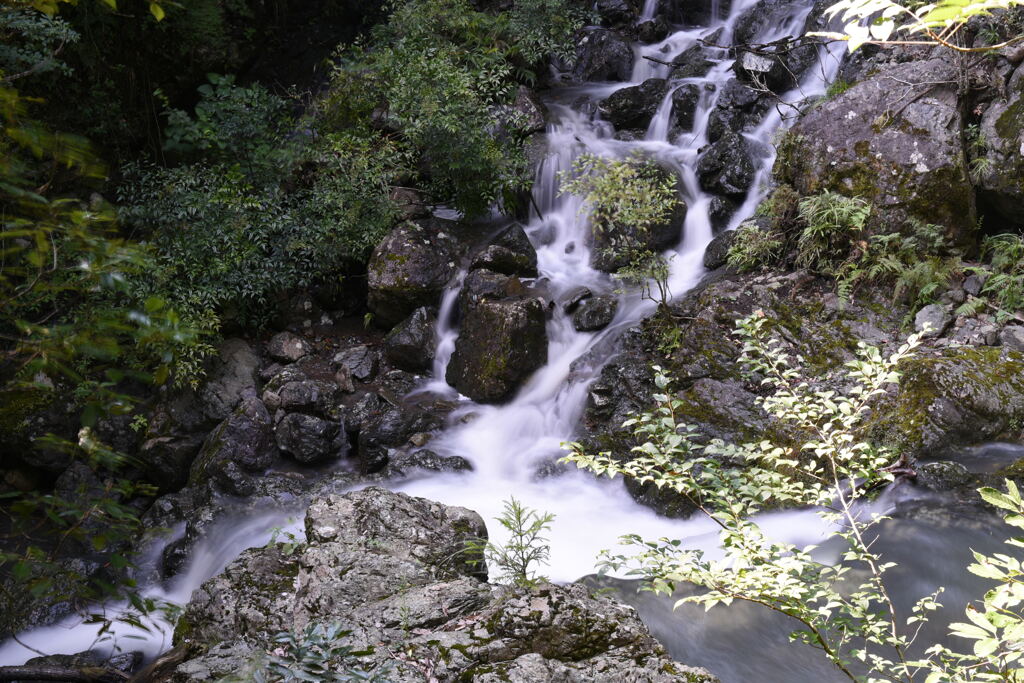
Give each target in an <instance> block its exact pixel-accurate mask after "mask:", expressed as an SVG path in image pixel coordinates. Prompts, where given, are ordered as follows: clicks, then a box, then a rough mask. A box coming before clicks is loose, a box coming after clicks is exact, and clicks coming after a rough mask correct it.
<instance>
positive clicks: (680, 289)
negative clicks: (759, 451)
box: [0, 0, 838, 665]
mask: <svg viewBox="0 0 1024 683" xmlns="http://www.w3.org/2000/svg"><path fill="white" fill-rule="evenodd" d="M755 2H756V0H736V1H735V2H734V3H733V6H732V10H731V13H730V15H729V16H728V17H726V18H725V19H723V20H719V21H715V22H714V23H713V24H712V25H711V26H709V27H705V28H694V29H687V30H680V31H677V32H675V33H673V34H672V35H670V36H669V37H667V38H666V39H665V40H664V41H662V42H661V43H658V44H655V45H649V46H638V47H637V48H636V53H637V59H636V65H635V68H634V73H633V81H632V82H631V83H624V84H588V85H586V86H583V87H575V88H571V89H570V88H565V89H564V91H563V92H561V93H559V92H556V93H555V94H556V95H562V97H560V99H561V101H562V102H566V101H572V100H575V99H576V98H578V97H580V96H585V97H590V98H593V99H595V100H599V99H603V98H604V97H607V96H608V95H609V94H610V93H612V92H614V91H615V90H617V89H618V88H620V87H626V86H628V85H635V84H639V83H640V82H642V81H643V80H645V79H647V78H655V77H658V78H664V77H667V76H668V72H669V68H668V67H667V66H665V65H661V64H658V63H655V62H652V61H650V60H646V59H643V58H642V57H643V56H645V55H647V56H653V57H656V58H658V59H660V60H662V61H671V59H672V58H673V57H675V56H676V55H678V54H679V53H681V52H682V51H683V50H685V49H687V48H689V47H690V46H692V45H694V44H695V43H696V42H697V41H698V40H699V39H700V38H702V37H706V36H708V35H710V34H711V33H713V32H715V31H717V30H719V29H721V30H722V34H721V36H720V37H718V38H717V40H718V41H719V44H727V43H728V41H729V40H730V39H731V34H732V27H733V24H734V23H735V21H736V19H737V18H738V17H739V16H740V14H742V12H743V11H744V10H746V9H748V8H749V7H751V6H753V5H754V4H755ZM810 6H811V3H810V2H808V3H807V5H806V7H802V8H799V10H798V11H795V12H794V13H793V15H792V16H791V17H789V18H788V19H787V20H786V21H785V22H782V23H781V24H780V25H778V26H765V27H763V30H762V32H761V34H760V35H759V36H758V39H759V41H761V42H768V41H771V40H775V39H777V38H780V37H782V36H785V35H799V33H800V27H801V26H802V24H803V22H804V19H805V17H806V15H807V13H808V12H809V11H810ZM654 8H655V2H654V1H653V0H648V2H647V3H646V5H645V9H644V17H645V18H650V16H652V15H653V12H654ZM716 16H717V14H716ZM720 52H722V53H723V54H720V55H719V57H721V59H722V61H721V62H720V63H719V64H718V65H716V66H715V67H713V68H712V69H711V71H710V73H709V74H708V75H707V77H705V78H691V79H683V80H678V81H676V82H674V83H673V84H672V85H673V87H672V89H674V88H675V87H677V86H679V85H682V84H683V83H697V84H699V85H701V86H702V87H703V86H707V85H710V86H714V88H715V92H711V91H710V90H708V91H706V94H705V95H704V96H702V98H701V102H700V104H699V105H698V111H697V113H696V115H695V117H694V120H695V124H694V129H693V130H692V131H684V132H682V134H680V135H679V136H678V138H677V139H676V140H674V141H670V140H669V139H668V135H669V130H670V117H671V114H672V106H671V93H670V94H669V95H668V96H667V97H666V99H665V101H664V102H663V103H662V106H660V107H659V109H658V111H657V114H656V115H655V117H654V119H653V120H652V122H651V124H650V126H649V128H648V131H647V134H646V136H645V139H644V140H643V141H639V142H620V141H617V140H614V139H613V138H612V137H611V136H612V134H613V132H614V131H613V130H612V129H611V127H610V126H609V125H608V124H607V123H604V122H601V121H600V120H594V119H593V118H591V117H590V116H589V115H587V114H584V113H581V112H580V111H578V110H575V109H573V108H572V107H570V106H568V105H566V104H564V103H558V102H553V103H551V105H550V109H551V112H552V114H553V117H554V119H555V122H554V123H552V124H551V125H550V126H549V129H548V139H549V156H548V157H547V159H546V160H545V161H544V163H543V164H542V166H541V168H540V170H539V172H538V178H537V181H536V185H535V189H534V200H535V202H536V205H537V207H539V209H540V212H539V214H535V216H534V218H533V219H532V220H531V222H530V223H529V225H528V226H527V227H526V231H527V234H528V235H529V236H530V238H531V241H532V242H533V243H534V245H535V246H536V247H537V255H538V266H539V270H540V272H541V275H542V277H544V278H546V279H547V280H548V283H549V284H548V287H549V290H550V292H551V295H552V298H553V299H554V300H555V301H560V300H561V299H562V298H563V295H564V294H565V293H567V292H568V291H569V290H570V289H572V288H574V287H577V286H579V285H585V286H587V287H590V288H591V289H592V290H594V291H595V292H609V291H612V290H613V289H614V287H615V285H614V284H613V283H612V282H611V281H610V279H609V277H608V276H607V275H605V274H603V273H600V272H598V271H595V270H594V269H593V268H591V267H590V265H589V261H590V253H589V249H588V247H587V246H586V241H587V240H586V234H587V231H588V228H589V225H588V222H587V218H586V215H585V214H583V213H581V212H580V208H581V202H580V200H579V198H577V197H573V196H562V195H560V193H559V189H558V186H559V174H560V173H561V172H564V171H568V170H569V169H571V167H572V162H573V159H575V158H576V157H577V156H578V155H580V154H582V153H591V154H598V155H602V156H624V155H627V154H630V153H632V152H634V151H638V150H639V151H643V152H644V153H646V154H649V155H651V156H653V157H655V158H657V159H658V160H659V161H660V162H662V163H664V164H667V165H669V166H671V167H673V168H674V169H676V170H677V171H678V173H679V175H680V177H681V178H682V181H683V194H684V198H685V200H686V203H687V205H688V212H687V215H686V220H685V224H684V225H683V226H682V229H681V232H680V241H679V244H678V246H677V247H676V248H674V249H672V250H670V251H669V252H667V253H666V256H667V257H668V258H669V259H670V265H671V277H670V279H669V283H670V288H671V291H672V292H673V294H674V295H676V296H679V295H681V294H683V293H684V292H686V291H687V290H688V289H690V288H691V287H693V286H694V285H695V284H696V283H697V282H698V281H699V280H700V279H701V277H702V276H703V275H704V270H703V266H702V258H703V254H704V249H705V247H706V245H707V243H708V242H709V241H710V240H711V238H712V236H713V234H712V228H711V224H710V221H709V218H708V206H709V202H710V199H711V198H710V197H709V196H708V195H707V194H705V193H703V192H702V191H701V190H700V188H699V186H698V183H697V180H696V177H695V174H694V168H695V165H696V162H697V158H698V154H699V150H700V148H701V147H703V146H704V145H706V144H707V135H706V129H707V120H708V115H709V113H710V111H711V110H712V108H713V107H714V105H715V101H716V99H717V91H720V89H721V87H722V86H723V85H724V84H725V83H726V82H728V81H729V80H730V78H731V76H732V74H731V72H730V71H729V66H730V65H731V60H729V59H728V58H727V57H726V55H725V54H724V51H720ZM823 57H824V59H823V63H824V64H825V66H826V68H823V69H821V70H820V71H816V72H815V73H812V74H810V75H809V77H808V78H807V80H806V82H805V83H803V84H802V88H801V89H798V90H797V91H794V92H792V93H789V94H787V95H786V96H785V98H786V99H788V100H790V101H798V100H800V99H803V98H804V97H805V96H807V95H813V94H818V93H820V92H822V91H823V89H824V86H825V83H826V81H827V80H829V78H830V77H831V74H832V73H834V70H835V68H836V67H837V66H838V59H835V57H834V56H833V55H823ZM830 65H831V66H830ZM779 125H781V117H780V116H779V115H778V114H777V113H774V112H773V113H770V114H769V115H768V116H766V118H765V120H764V121H763V122H762V124H761V125H760V126H759V127H758V128H757V130H756V131H754V132H753V133H750V134H749V136H748V137H750V138H751V139H752V140H756V141H758V142H760V143H768V142H769V140H770V136H771V134H772V132H773V131H774V130H775V129H776V128H778V127H779ZM766 149H770V146H769V145H766ZM773 160H774V159H773V156H772V154H770V153H769V154H768V155H766V157H765V158H764V159H761V160H759V162H758V163H759V164H760V167H759V171H758V176H757V178H758V179H757V182H756V183H755V185H754V187H753V189H752V190H751V192H750V194H749V196H748V197H747V199H746V201H745V202H744V203H743V205H742V207H741V209H740V210H739V211H738V212H737V213H736V214H735V215H734V216H733V218H732V220H731V222H730V227H734V226H735V225H737V224H738V223H739V222H740V221H741V220H743V219H744V218H746V217H748V216H750V215H751V214H752V213H753V210H754V207H755V206H756V205H757V203H758V202H759V200H760V199H761V198H762V196H763V192H764V188H763V183H764V180H765V179H766V178H767V176H768V173H769V172H770V168H771V164H772V162H773ZM463 277H464V274H460V276H459V277H458V279H457V281H456V282H454V283H453V285H452V287H451V289H450V290H449V291H448V292H447V293H446V294H445V295H444V297H443V300H442V302H441V310H440V315H439V323H438V348H437V353H436V359H437V360H436V363H435V368H434V378H433V379H432V380H431V381H430V382H428V383H427V385H426V386H425V387H423V388H422V389H421V391H422V390H426V391H435V392H438V393H444V394H446V395H451V394H452V392H453V390H452V389H451V388H450V387H448V386H447V384H445V382H444V379H443V378H444V371H445V367H446V365H447V363H448V360H449V359H450V357H451V354H452V351H453V349H454V344H455V340H456V338H457V334H458V331H457V330H456V329H453V328H451V326H450V321H451V317H452V316H451V312H452V310H453V307H454V306H455V303H456V298H457V294H458V288H459V287H461V282H462V279H463ZM652 309H653V304H651V302H649V301H643V300H641V298H640V297H639V295H638V294H636V293H628V294H623V295H620V305H619V309H618V314H617V316H616V318H615V320H614V321H613V323H612V325H611V326H609V327H608V328H606V329H605V330H602V331H600V332H597V333H580V332H576V331H575V330H574V329H573V327H572V324H571V320H570V319H569V317H568V316H566V315H565V314H564V313H562V311H561V307H560V306H558V307H556V310H555V313H554V316H553V318H552V320H551V321H550V322H549V323H548V338H549V344H550V346H549V352H548V363H547V365H546V366H545V367H543V368H542V369H541V370H539V371H538V372H537V373H536V374H535V375H534V376H533V377H532V378H531V379H530V380H529V381H528V382H527V383H526V385H525V386H524V387H522V389H521V391H520V392H519V393H518V395H517V396H516V397H515V399H514V400H513V401H511V402H510V403H508V404H506V405H501V406H478V405H473V404H470V403H468V402H467V405H465V406H464V407H462V408H460V411H459V414H469V413H475V414H476V417H475V418H473V419H471V420H468V421H466V422H465V423H464V424H463V423H461V422H460V421H458V420H456V421H455V424H456V425H457V426H455V427H453V428H451V429H449V430H448V431H447V432H446V433H444V434H443V435H441V436H440V437H439V438H437V439H436V440H435V441H433V442H432V445H431V448H432V450H435V451H437V452H438V453H440V454H442V455H458V456H461V457H463V458H465V459H466V460H468V461H469V462H470V463H471V464H472V466H473V471H472V472H470V473H467V474H462V475H447V476H439V477H434V478H424V479H418V480H414V481H409V482H405V483H399V484H397V485H396V486H395V488H396V490H401V491H404V492H407V493H410V494H413V495H417V496H423V497H426V498H431V499H434V500H439V501H441V502H444V503H447V504H454V505H463V506H465V507H468V508H470V509H473V510H476V511H477V512H479V513H480V514H481V515H482V516H483V517H484V519H486V520H488V527H489V532H490V533H491V536H492V538H493V539H494V540H496V541H498V542H502V541H504V540H505V538H504V535H503V530H502V529H501V528H500V527H498V525H497V524H495V523H494V522H493V521H492V520H493V518H494V517H495V516H497V515H498V514H500V512H501V509H502V505H503V501H505V500H507V499H509V498H511V497H513V496H514V497H516V498H517V499H519V500H520V501H522V502H523V503H524V504H526V505H528V506H530V507H533V508H536V509H538V510H543V511H548V512H551V513H554V514H555V516H556V517H555V521H554V525H553V529H552V531H551V533H550V541H551V562H550V566H549V567H547V568H545V573H546V574H547V575H548V576H550V577H551V578H552V579H554V580H556V581H572V580H575V579H577V578H579V577H580V576H583V575H585V574H588V573H590V572H592V571H593V569H594V563H595V558H596V556H597V554H598V552H599V551H600V550H602V549H615V548H616V547H617V545H618V538H619V537H620V536H621V535H623V534H626V533H640V534H642V535H644V536H645V537H648V538H657V537H662V536H666V537H673V538H682V539H685V540H686V542H687V543H688V544H689V545H691V546H699V547H703V548H704V549H706V550H707V551H709V552H715V551H716V550H717V542H716V540H717V535H716V534H715V533H714V530H713V529H712V528H711V526H710V525H709V524H707V523H706V522H705V521H703V520H692V521H677V520H668V519H664V518H661V517H658V516H656V515H655V514H654V513H653V512H651V511H650V510H648V509H647V508H644V507H642V506H639V505H637V504H636V503H635V502H634V501H633V500H632V499H631V498H630V497H629V495H628V494H627V493H626V492H625V490H624V489H623V488H622V485H621V482H620V481H618V480H616V481H599V480H596V479H594V478H593V477H591V476H589V475H585V474H583V473H578V472H567V473H564V474H558V475H557V476H549V477H546V478H545V477H540V476H538V470H539V469H540V468H541V467H542V466H544V465H550V463H552V462H553V461H554V460H556V459H557V458H558V457H560V456H561V455H562V454H563V451H562V449H561V444H562V443H563V442H565V441H568V440H571V439H572V437H573V435H574V430H575V427H576V425H577V423H578V421H579V418H580V415H581V413H582V410H583V407H584V405H585V401H586V396H587V387H588V384H589V383H590V382H591V381H592V380H593V379H594V378H595V377H596V376H597V374H598V373H599V372H600V369H601V366H602V365H603V363H604V362H605V361H607V360H608V353H609V351H608V349H611V348H613V347H614V343H613V342H614V340H615V338H616V337H617V336H618V335H619V334H621V333H622V331H624V330H625V329H627V328H628V327H629V326H631V325H632V324H634V323H636V322H637V321H638V320H640V319H642V318H643V317H644V316H645V315H647V314H649V313H650V312H651V311H652ZM595 349H597V350H600V351H602V352H599V353H594V354H591V355H590V356H589V357H588V358H590V359H591V361H590V364H589V365H586V364H583V363H578V364H577V367H575V368H572V366H573V363H574V361H577V360H579V359H580V358H581V357H582V356H584V355H586V354H588V352H591V351H593V350H595ZM571 368H572V372H570V370H571ZM295 513H296V511H280V512H270V513H268V514H267V515H266V516H265V517H261V518H258V519H252V518H250V519H247V520H242V521H237V520H235V521H225V522H224V523H223V524H221V525H220V526H219V527H218V528H217V529H215V530H214V531H213V532H211V533H210V534H209V535H208V537H207V539H206V540H205V541H204V542H203V544H201V545H200V547H199V549H198V550H197V552H196V553H195V556H194V557H192V558H191V562H190V568H189V570H188V571H187V572H186V573H185V574H183V575H181V576H179V577H176V579H175V580H174V581H173V582H171V585H169V586H153V587H151V588H150V590H149V592H148V594H149V595H150V596H151V597H155V598H161V599H167V600H170V601H172V602H177V603H184V602H187V599H188V596H189V595H190V594H191V592H192V591H193V590H194V589H195V588H196V587H198V586H199V585H200V584H201V583H202V581H204V580H205V579H207V578H209V577H210V576H213V575H214V574H216V573H217V572H219V571H221V570H222V569H223V567H224V566H225V565H226V563H227V562H229V561H230V560H231V559H232V558H233V557H235V556H236V555H237V554H238V553H239V552H241V551H242V550H243V549H244V548H246V547H252V546H257V545H262V544H264V543H266V542H267V540H268V539H269V537H270V531H269V529H270V528H271V527H273V526H280V525H282V524H284V523H286V520H287V519H288V517H289V515H290V514H295ZM764 524H766V525H767V527H768V528H770V529H773V530H775V531H776V532H777V533H778V535H779V537H780V538H784V539H786V540H789V541H792V542H796V543H813V542H816V541H818V540H820V539H821V538H822V536H823V534H824V532H825V531H826V530H825V529H824V528H823V526H822V524H821V522H820V520H819V519H818V517H817V516H816V515H814V514H813V513H809V512H785V513H778V514H775V515H771V516H766V517H765V519H764ZM119 608H120V606H116V605H115V606H107V610H108V612H111V611H116V610H117V609H119ZM97 628H98V627H95V626H86V625H82V624H81V620H80V619H78V618H70V619H67V620H65V621H64V622H61V623H60V624H58V625H55V626H51V627H46V628H41V629H36V630H33V631H31V632H28V633H24V634H21V636H20V640H21V641H22V642H24V643H26V644H28V645H29V646H31V647H34V648H37V649H40V650H44V651H46V652H77V651H81V650H84V649H87V648H90V647H98V648H101V649H102V648H107V649H109V647H110V646H111V644H112V643H110V642H106V643H100V644H96V643H95V639H96V632H97ZM117 634H118V636H119V638H120V639H121V640H120V641H119V642H118V645H119V646H120V647H122V648H124V649H128V650H133V649H139V650H144V651H145V652H147V653H148V654H155V653H157V652H159V651H161V650H162V649H165V648H166V647H167V646H168V637H167V635H166V634H165V633H161V632H153V633H139V632H138V631H135V630H133V629H130V628H127V627H118V630H117ZM125 638H140V639H139V640H130V641H126V640H125ZM34 655H35V653H34V652H30V651H28V650H26V649H25V648H23V647H22V646H21V645H20V644H18V643H15V642H7V643H5V644H3V645H2V646H0V665H2V664H17V663H22V662H23V661H25V660H26V659H27V658H29V657H32V656H34Z"/></svg>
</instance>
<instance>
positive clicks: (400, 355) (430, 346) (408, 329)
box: [384, 307, 437, 372]
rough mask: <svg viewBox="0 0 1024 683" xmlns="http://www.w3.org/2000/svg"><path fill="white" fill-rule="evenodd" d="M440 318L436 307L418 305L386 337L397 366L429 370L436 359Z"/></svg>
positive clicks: (387, 351)
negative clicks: (434, 310)
mask: <svg viewBox="0 0 1024 683" xmlns="http://www.w3.org/2000/svg"><path fill="white" fill-rule="evenodd" d="M436 326H437V318H435V317H434V312H433V310H432V309H429V308H426V307H423V308H417V309H416V310H415V311H413V313H412V315H410V316H409V317H408V318H406V319H405V320H404V321H402V322H401V323H399V324H398V325H397V326H395V328H394V329H393V330H391V332H389V333H388V336H387V337H385V338H384V354H385V355H386V356H387V359H388V360H389V361H391V363H393V364H394V365H395V366H396V367H399V368H402V369H403V370H408V371H409V372H425V371H427V370H429V369H430V367H431V365H432V364H433V362H434V347H435V346H437V335H436Z"/></svg>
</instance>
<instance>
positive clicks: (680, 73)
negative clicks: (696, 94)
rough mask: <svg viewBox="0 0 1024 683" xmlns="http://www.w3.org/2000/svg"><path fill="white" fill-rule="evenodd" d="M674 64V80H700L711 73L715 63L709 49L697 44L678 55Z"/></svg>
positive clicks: (673, 61)
mask: <svg viewBox="0 0 1024 683" xmlns="http://www.w3.org/2000/svg"><path fill="white" fill-rule="evenodd" d="M672 64H673V67H672V78H700V77H702V76H706V75H707V73H708V71H711V67H712V66H714V65H715V62H714V61H713V60H712V59H711V56H710V55H709V54H708V48H706V47H704V46H703V45H701V44H700V43H696V44H694V45H691V46H690V47H688V48H686V49H685V50H683V51H682V52H680V53H679V54H678V55H676V57H675V58H674V59H673V60H672Z"/></svg>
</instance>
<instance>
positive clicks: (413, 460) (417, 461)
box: [384, 449, 473, 479]
mask: <svg viewBox="0 0 1024 683" xmlns="http://www.w3.org/2000/svg"><path fill="white" fill-rule="evenodd" d="M472 469H473V466H472V465H470V464H469V462H468V461H467V460H466V459H465V458H461V457H459V456H457V455H451V456H443V455H438V454H437V453H435V452H434V451H430V450H427V449H423V450H418V451H413V452H411V453H402V454H400V455H398V456H397V457H394V458H391V459H390V460H389V461H388V465H387V469H385V470H384V476H385V477H387V478H388V479H391V478H393V477H394V478H404V477H407V476H409V475H410V474H412V473H414V472H416V471H425V472H442V473H448V472H469V471H471V470H472Z"/></svg>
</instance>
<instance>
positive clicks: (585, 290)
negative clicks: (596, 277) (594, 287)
mask: <svg viewBox="0 0 1024 683" xmlns="http://www.w3.org/2000/svg"><path fill="white" fill-rule="evenodd" d="M592 296H594V293H593V292H592V291H590V288H589V287H583V286H580V287H575V288H573V289H570V290H569V291H568V293H566V295H565V300H564V301H563V302H562V310H563V311H565V312H566V313H572V312H573V311H575V310H576V309H577V308H579V306H580V304H581V303H583V302H584V301H586V300H587V299H589V298H590V297H592Z"/></svg>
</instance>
